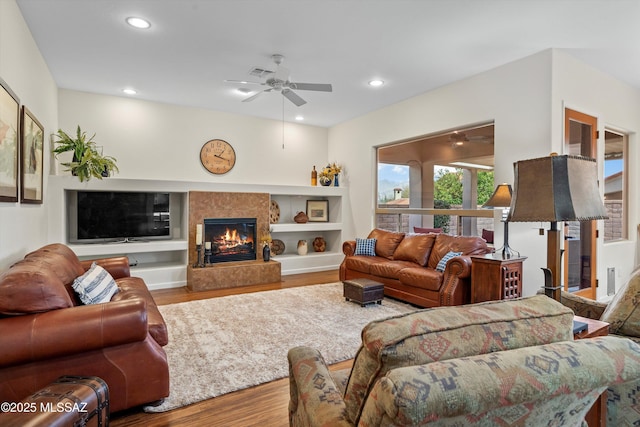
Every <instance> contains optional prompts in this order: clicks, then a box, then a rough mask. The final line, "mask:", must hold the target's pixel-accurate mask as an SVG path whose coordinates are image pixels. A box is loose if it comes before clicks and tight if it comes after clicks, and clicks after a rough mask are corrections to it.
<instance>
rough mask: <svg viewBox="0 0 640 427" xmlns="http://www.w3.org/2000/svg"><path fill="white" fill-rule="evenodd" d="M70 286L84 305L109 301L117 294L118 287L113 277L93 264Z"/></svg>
mask: <svg viewBox="0 0 640 427" xmlns="http://www.w3.org/2000/svg"><path fill="white" fill-rule="evenodd" d="M71 286H72V287H73V290H74V291H76V293H77V294H78V296H79V297H80V301H82V302H83V303H84V304H100V303H102V302H108V301H111V297H112V296H113V295H114V294H116V293H117V292H118V285H117V284H116V282H115V280H113V277H111V275H110V274H109V272H107V270H105V269H104V268H102V267H100V266H99V265H98V264H96V263H95V262H94V263H93V264H91V268H89V269H88V270H87V271H86V272H85V273H84V274H83V275H82V276H80V277H77V278H76V279H75V280H74V281H73V284H72V285H71Z"/></svg>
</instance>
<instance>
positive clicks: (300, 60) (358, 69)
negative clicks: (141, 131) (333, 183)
mask: <svg viewBox="0 0 640 427" xmlns="http://www.w3.org/2000/svg"><path fill="white" fill-rule="evenodd" d="M0 1H3V0H0ZM17 3H18V5H19V7H20V9H21V11H22V14H23V16H24V18H25V20H26V22H27V24H28V25H29V28H30V30H31V33H32V34H33V37H34V38H35V41H36V43H37V44H38V47H39V49H40V51H41V52H42V54H43V56H44V58H45V60H46V62H47V64H48V66H49V68H50V70H51V73H52V74H53V77H54V79H55V81H56V83H57V84H58V86H59V87H61V88H65V89H73V90H79V91H87V92H94V93H101V94H109V95H117V96H126V95H123V94H122V92H121V90H122V89H123V88H125V87H132V88H135V89H136V90H137V91H138V95H136V97H138V98H139V99H146V100H152V101H159V102H166V103H171V104H178V105H185V106H194V107H201V108H206V109H212V110H219V111H227V112H231V113H238V114H244V115H250V116H257V117H264V118H269V119H276V120H282V119H283V108H284V119H285V120H287V121H292V120H293V117H294V115H295V114H302V115H303V116H304V117H305V121H304V123H307V124H312V125H317V126H323V127H330V126H333V125H335V124H338V123H340V122H343V121H345V120H348V119H351V118H353V117H357V116H359V115H362V114H365V113H367V112H369V111H373V110H376V109H379V108H381V107H384V106H387V105H391V104H393V103H396V102H399V101H402V100H404V99H407V98H410V97H413V96H415V95H418V94H421V93H424V92H427V91H430V90H432V89H434V88H437V87H440V86H443V85H446V84H448V83H450V82H453V81H456V80H460V79H463V78H466V77H469V76H471V75H474V74H477V73H480V72H482V71H485V70H489V69H491V68H494V67H498V66H500V65H502V64H505V63H508V62H511V61H514V60H517V59H519V58H523V57H526V56H528V55H531V54H534V53H536V52H539V51H541V50H544V49H548V48H558V49H563V50H566V51H567V52H569V53H570V54H571V55H573V56H575V57H577V58H578V59H580V60H582V61H584V62H586V63H588V64H591V65H592V66H594V67H597V68H599V69H601V70H603V71H605V72H607V73H609V74H611V75H613V76H615V77H616V78H618V79H620V80H622V81H625V82H627V83H629V84H631V85H633V86H635V87H636V88H640V32H639V31H640V30H639V28H640V26H639V23H640V0H535V1H534V0H510V1H509V0H446V1H445V0H126V1H125V0H17ZM128 16H139V17H143V18H146V19H148V20H150V21H151V24H152V26H151V28H150V29H148V30H136V29H134V28H131V27H129V26H128V25H127V24H125V18H126V17H128ZM272 54H282V55H284V56H285V62H284V64H283V65H285V66H286V67H287V68H289V69H290V70H291V80H293V81H299V82H305V83H331V84H332V85H333V92H332V93H324V92H310V91H298V95H300V96H302V97H303V98H304V99H305V100H306V101H307V104H305V105H303V106H301V107H296V106H295V105H293V104H292V103H290V102H289V101H288V100H285V102H284V103H283V102H282V99H283V97H282V96H281V95H280V94H279V93H273V92H272V93H268V94H263V95H261V96H260V97H259V98H257V99H255V100H254V101H252V102H246V103H243V102H240V101H241V100H242V99H243V96H241V95H239V94H236V93H234V90H233V89H234V88H236V87H237V85H234V84H230V83H226V82H224V80H225V79H238V80H240V79H247V80H249V79H250V76H249V75H248V71H249V70H250V69H251V68H252V67H254V66H260V67H264V68H269V69H272V68H273V67H272V65H273V64H272V62H271V59H270V57H271V55H272ZM372 78H380V79H382V80H384V81H385V83H386V84H385V85H384V86H382V87H381V88H377V89H372V88H370V87H368V86H367V81H369V80H370V79H372ZM253 80H254V81H258V79H253ZM256 87H258V88H259V87H260V86H250V88H252V89H255V88H256ZM283 105H284V107H283Z"/></svg>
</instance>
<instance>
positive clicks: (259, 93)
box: [242, 88, 273, 102]
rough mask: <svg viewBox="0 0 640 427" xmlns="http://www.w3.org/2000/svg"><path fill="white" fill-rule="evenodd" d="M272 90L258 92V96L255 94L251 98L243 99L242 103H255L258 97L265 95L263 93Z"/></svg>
mask: <svg viewBox="0 0 640 427" xmlns="http://www.w3.org/2000/svg"><path fill="white" fill-rule="evenodd" d="M272 90H273V88H269V89H265V90H261V91H260V92H258V93H256V94H254V95H251V96H250V97H248V98H245V99H243V100H242V102H250V101H253V100H254V99H256V98H257V97H258V96H260V95H261V94H263V93H265V92H271V91H272Z"/></svg>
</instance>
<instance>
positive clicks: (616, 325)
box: [560, 268, 640, 343]
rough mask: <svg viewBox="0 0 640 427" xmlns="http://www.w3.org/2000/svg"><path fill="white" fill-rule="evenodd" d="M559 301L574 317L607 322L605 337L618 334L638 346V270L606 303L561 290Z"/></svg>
mask: <svg viewBox="0 0 640 427" xmlns="http://www.w3.org/2000/svg"><path fill="white" fill-rule="evenodd" d="M560 302H561V303H562V304H563V305H565V306H567V307H569V308H570V309H571V310H573V312H574V313H575V314H576V315H578V316H582V317H588V318H589V319H596V320H602V321H603V322H607V323H609V335H620V336H623V337H626V338H630V339H632V340H633V341H635V342H637V343H640V307H639V306H638V303H639V302H640V268H638V269H637V270H635V271H634V272H633V273H631V278H630V279H629V281H628V282H627V283H625V284H624V285H623V286H622V287H621V288H620V289H619V290H618V292H616V295H615V296H614V297H613V299H612V300H611V301H610V302H609V303H603V302H599V301H594V300H590V299H587V298H583V297H581V296H578V295H574V294H572V293H569V292H564V291H563V292H562V293H561V301H560Z"/></svg>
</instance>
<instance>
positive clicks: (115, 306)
mask: <svg viewBox="0 0 640 427" xmlns="http://www.w3.org/2000/svg"><path fill="white" fill-rule="evenodd" d="M2 328H3V332H2V334H0V348H5V349H8V348H10V349H11V351H3V352H0V366H2V367H7V366H12V365H17V364H20V363H30V362H34V361H38V360H44V359H51V358H56V357H61V356H65V355H70V354H77V353H82V352H86V351H91V350H98V349H101V348H107V347H113V346H117V345H121V344H127V343H132V342H138V341H144V340H145V338H146V337H147V334H148V331H147V303H146V301H144V300H143V299H135V300H128V301H118V302H109V303H105V304H93V305H83V306H77V307H71V308H63V309H59V310H51V311H48V312H45V313H38V314H33V315H25V316H15V317H8V318H4V319H2Z"/></svg>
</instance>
